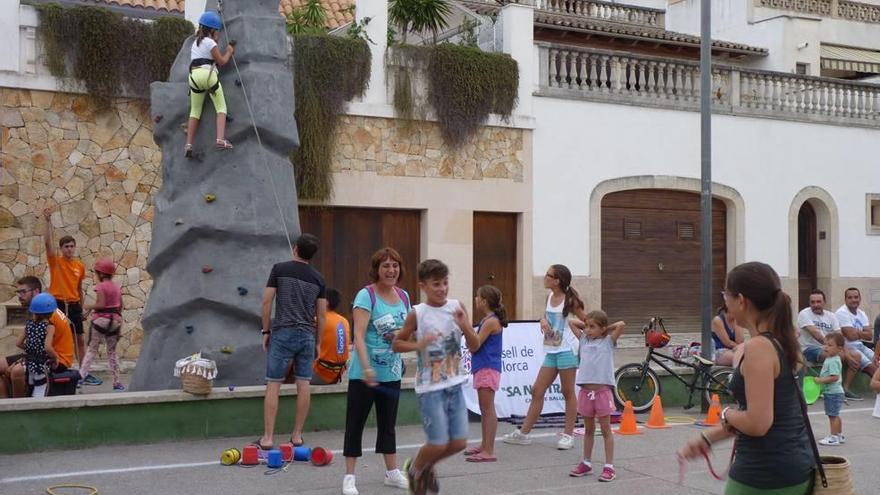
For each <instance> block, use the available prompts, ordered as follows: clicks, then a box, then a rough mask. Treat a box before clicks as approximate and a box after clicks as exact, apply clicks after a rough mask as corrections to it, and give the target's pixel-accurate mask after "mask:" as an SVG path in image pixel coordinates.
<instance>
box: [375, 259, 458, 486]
mask: <svg viewBox="0 0 880 495" xmlns="http://www.w3.org/2000/svg"><path fill="white" fill-rule="evenodd" d="M418 276H419V288H420V289H421V290H422V291H424V293H425V294H426V295H427V301H426V302H424V303H421V304H417V305H415V306H414V307H413V311H411V312H410V313H409V315H407V317H406V322H404V324H403V328H402V329H401V330H400V331H399V332H398V333H397V336H396V337H395V339H394V343H393V346H392V347H393V349H394V351H395V352H411V351H416V352H417V353H418V365H417V369H416V387H415V388H416V395H417V396H418V400H419V410H420V411H421V413H422V425H423V428H424V430H425V436H426V437H427V442H426V443H425V445H423V446H422V448H421V449H419V452H418V454H416V457H415V458H414V459H408V460H407V461H406V463H404V471H406V475H407V478H408V479H409V486H410V490H411V491H412V492H413V493H415V494H416V495H420V494H424V493H426V492H427V491H428V490H430V491H432V492H434V493H437V492H438V491H439V489H440V488H439V484H438V483H437V477H436V473H435V471H434V466H435V465H436V464H437V463H438V462H440V461H441V460H443V459H445V458H447V457H449V456H451V455H455V454H456V453H458V452H461V451H462V450H464V449H465V447H466V446H467V436H468V424H467V423H468V417H467V408H466V407H465V403H464V395H463V393H462V383H463V382H464V381H465V380H467V376H468V375H467V373H466V372H464V371H463V370H462V369H461V336H462V332H467V331H470V332H473V328H472V327H471V323H470V319H469V318H468V315H467V311H466V310H465V309H464V306H462V304H461V303H460V302H459V301H457V300H455V299H447V295H448V294H449V268H448V267H447V266H446V265H445V264H444V263H443V262H442V261H439V260H425V261H423V262H421V263H420V264H419V269H418Z"/></svg>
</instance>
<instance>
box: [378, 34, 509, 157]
mask: <svg viewBox="0 0 880 495" xmlns="http://www.w3.org/2000/svg"><path fill="white" fill-rule="evenodd" d="M395 51H396V52H397V53H401V54H402V55H403V57H401V58H406V59H408V60H409V62H411V63H407V61H399V62H398V63H397V64H396V65H397V66H396V67H395V68H396V72H395V79H394V83H395V86H394V101H393V103H394V109H395V113H396V114H397V116H398V117H400V118H402V119H410V118H412V115H413V108H414V107H415V106H416V105H417V104H416V103H415V102H413V101H412V96H411V95H412V88H411V76H410V73H409V72H410V65H412V66H415V67H419V68H424V71H425V72H426V75H427V79H428V80H427V83H428V103H429V104H430V105H431V107H432V108H433V109H434V111H435V112H436V115H437V123H438V125H439V127H440V132H441V134H442V135H443V139H444V141H446V143H447V144H449V145H450V146H453V147H457V146H460V145H461V144H463V143H464V142H465V141H467V140H468V139H469V138H470V137H471V136H472V135H473V134H474V132H476V130H477V129H478V128H479V127H480V125H482V124H484V123H485V122H486V120H487V119H488V118H489V114H492V113H494V114H497V115H499V116H501V118H503V119H508V118H510V116H511V115H512V114H513V109H514V107H515V106H516V102H517V92H518V89H519V69H518V66H517V63H516V61H515V60H513V58H511V57H510V56H509V55H507V54H502V53H486V52H483V51H481V50H480V49H479V48H476V47H471V46H460V45H454V44H451V43H443V44H440V45H436V46H430V47H413V46H406V45H404V46H399V47H396V48H395Z"/></svg>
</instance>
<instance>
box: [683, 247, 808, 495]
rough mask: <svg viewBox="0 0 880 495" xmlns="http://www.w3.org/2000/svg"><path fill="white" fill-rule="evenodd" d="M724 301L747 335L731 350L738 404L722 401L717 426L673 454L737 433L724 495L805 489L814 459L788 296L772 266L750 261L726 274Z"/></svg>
mask: <svg viewBox="0 0 880 495" xmlns="http://www.w3.org/2000/svg"><path fill="white" fill-rule="evenodd" d="M724 302H725V304H726V305H727V310H728V313H729V314H730V316H731V317H733V318H734V319H735V320H736V321H737V323H739V324H740V325H741V326H742V327H743V328H745V329H747V330H748V331H749V334H750V335H751V336H752V339H751V340H749V341H747V342H746V343H745V344H744V345H743V346H741V348H740V349H739V350H737V351H736V352H735V354H734V366H735V367H736V369H735V370H734V374H733V378H732V379H731V381H730V389H731V391H732V392H733V396H734V398H736V401H737V403H738V404H739V407H738V408H736V409H732V408H730V407H728V408H725V409H724V410H723V411H722V413H721V426H719V427H717V428H714V429H712V430H706V431H704V432H701V433H700V436H699V437H697V438H695V439H694V440H691V441H690V442H689V443H688V444H687V445H685V446H684V448H682V449H681V450H680V451H679V456H680V457H682V458H684V459H695V458H698V457H702V456H703V455H708V453H709V451H711V450H712V445H714V444H715V443H717V442H720V441H721V440H725V439H728V438H731V437H736V443H735V449H736V452H735V454H736V456H735V458H734V461H733V464H732V465H731V468H730V476H729V479H728V481H727V487H726V489H725V492H724V493H725V495H739V494H753V493H774V494H778V495H802V494H806V493H809V491H810V482H811V480H812V478H813V468H814V467H815V461H814V459H813V453H812V450H811V446H810V441H811V440H810V436H809V434H808V432H807V428H809V425H808V424H807V423H806V421H805V419H804V415H803V413H802V411H801V404H800V401H801V398H800V391H799V390H798V387H799V386H800V385H799V382H798V381H797V380H796V379H795V376H794V375H795V374H797V373H799V372H800V371H801V370H802V369H803V357H802V356H801V352H800V347H799V346H798V342H797V331H796V329H795V327H794V323H793V321H794V320H793V318H792V312H791V298H789V296H788V294H786V293H785V292H783V291H782V287H781V286H780V282H779V276H778V275H777V274H776V272H775V271H774V270H773V268H771V267H770V266H769V265H767V264H764V263H757V262H751V263H744V264H742V265H739V266H737V267H736V268H734V269H733V270H731V271H730V273H728V274H727V283H726V286H725V290H724ZM781 459H784V460H785V469H782V470H780V469H779V462H780V460H781Z"/></svg>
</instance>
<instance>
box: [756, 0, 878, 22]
mask: <svg viewBox="0 0 880 495" xmlns="http://www.w3.org/2000/svg"><path fill="white" fill-rule="evenodd" d="M755 5H756V6H758V7H766V8H770V9H778V10H790V11H793V12H801V13H804V14H812V15H818V16H824V17H836V18H840V19H845V20H848V21H856V22H867V23H875V24H880V5H873V4H870V3H863V2H851V1H849V0H755Z"/></svg>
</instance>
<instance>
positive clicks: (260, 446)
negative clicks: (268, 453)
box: [251, 438, 275, 450]
mask: <svg viewBox="0 0 880 495" xmlns="http://www.w3.org/2000/svg"><path fill="white" fill-rule="evenodd" d="M260 440H262V438H258V439H256V440H254V441H253V442H251V445H256V446H257V448H259V449H260V450H272V449H274V448H275V446H274V445H269V446H266V445H263V444H262V443H261V442H260Z"/></svg>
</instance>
